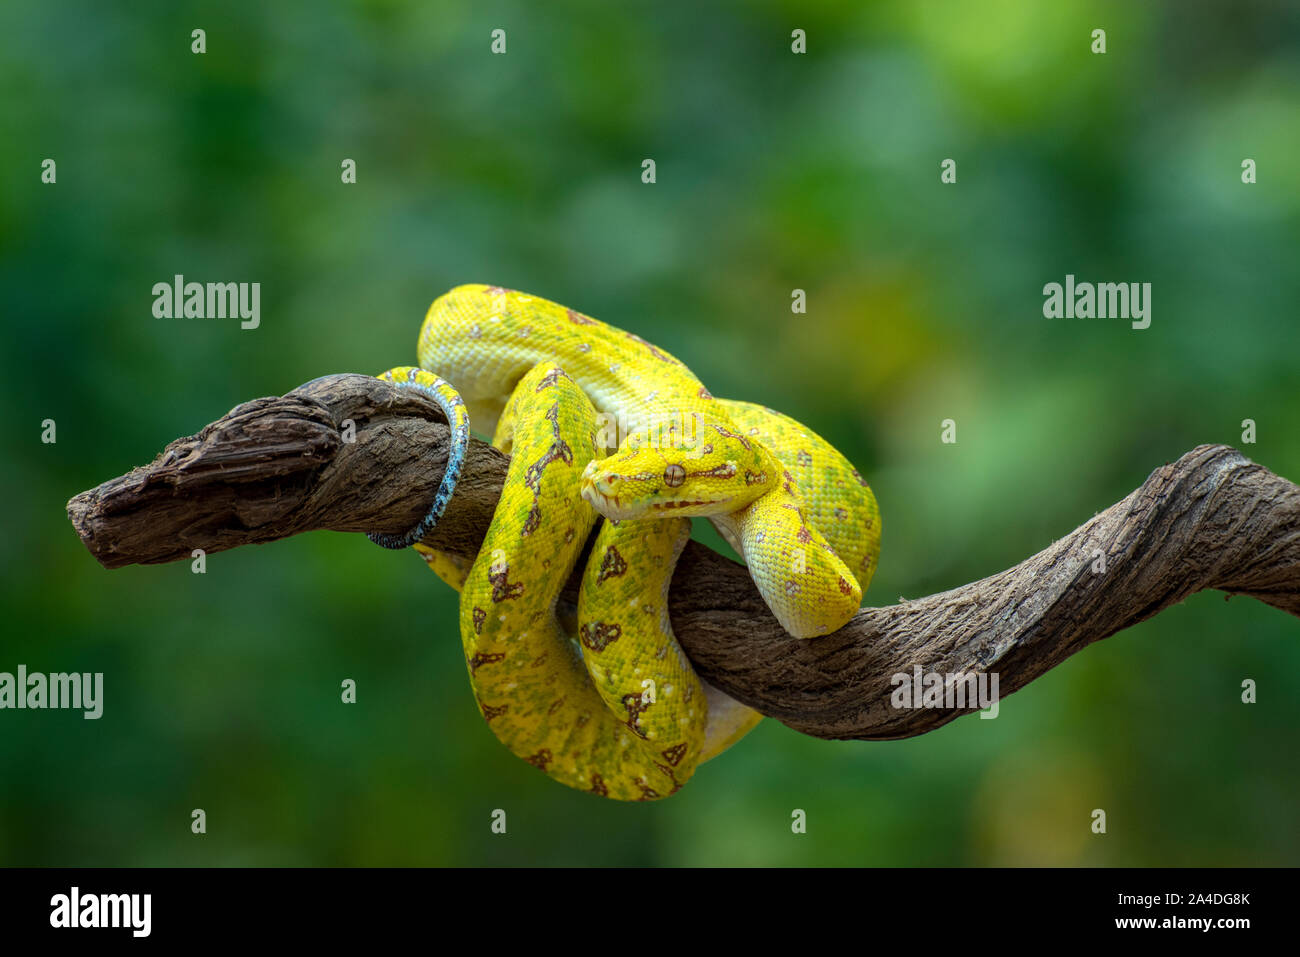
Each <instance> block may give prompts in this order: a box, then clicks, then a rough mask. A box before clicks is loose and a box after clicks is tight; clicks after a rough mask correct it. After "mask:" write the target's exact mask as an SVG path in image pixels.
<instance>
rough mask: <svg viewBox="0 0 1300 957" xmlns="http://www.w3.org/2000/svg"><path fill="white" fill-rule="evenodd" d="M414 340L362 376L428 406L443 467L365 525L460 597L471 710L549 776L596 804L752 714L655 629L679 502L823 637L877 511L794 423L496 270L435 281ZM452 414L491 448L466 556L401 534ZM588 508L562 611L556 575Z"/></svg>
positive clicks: (668, 775) (664, 618)
mask: <svg viewBox="0 0 1300 957" xmlns="http://www.w3.org/2000/svg"><path fill="white" fill-rule="evenodd" d="M418 356H419V363H420V365H419V367H410V366H407V367H400V368H396V369H391V370H389V371H388V372H385V373H383V375H382V376H381V378H384V379H386V380H388V381H390V382H392V383H394V385H396V386H399V387H402V388H412V389H416V390H419V391H421V392H423V393H425V394H426V395H428V396H429V397H431V398H433V399H434V400H435V401H436V402H437V403H438V404H439V406H441V408H442V409H443V411H444V413H445V414H446V416H447V421H448V423H449V425H450V426H451V429H452V441H451V449H450V453H449V456H448V464H447V468H446V470H445V472H444V475H443V479H442V483H441V485H440V487H439V489H438V492H437V494H436V496H435V499H434V502H433V504H432V506H431V507H430V509H429V513H428V514H427V515H426V516H425V518H424V519H423V520H422V521H421V522H420V523H419V524H418V525H417V526H416V527H415V528H413V529H411V530H410V531H409V532H408V533H407V534H405V535H400V536H389V535H378V534H375V535H372V536H371V538H372V539H373V540H374V541H376V542H377V543H378V544H381V545H384V546H385V547H388V548H405V547H407V546H410V545H413V546H414V547H415V548H416V550H417V551H419V552H420V554H421V556H422V557H423V558H424V560H425V561H426V562H427V563H428V564H429V566H430V568H432V569H433V570H434V571H435V572H436V573H437V574H438V575H439V576H440V577H441V578H442V579H443V580H444V581H446V582H447V583H448V584H450V585H451V586H452V587H453V588H456V589H457V590H458V591H459V592H460V634H461V640H462V644H463V646H464V651H465V660H466V663H467V666H468V668H469V677H470V684H471V686H472V687H473V690H474V695H475V698H476V700H477V702H478V707H479V711H480V712H481V713H482V715H483V717H484V719H485V720H486V721H487V723H488V725H489V727H491V729H492V731H493V732H494V733H495V734H496V736H497V738H498V739H499V740H500V741H501V742H502V743H503V744H505V745H506V747H508V748H509V749H510V750H511V751H512V752H513V753H514V754H516V755H517V756H519V757H521V758H523V759H524V760H525V761H527V762H529V763H530V764H532V765H534V766H535V767H537V768H538V769H540V770H542V771H544V772H545V773H546V774H547V775H549V776H550V777H552V778H553V779H555V780H557V781H560V782H561V783H563V784H566V785H568V786H570V787H573V788H578V789H581V790H584V791H588V792H591V793H593V794H597V795H599V796H601V797H607V798H613V799H617V800H654V799H656V798H661V797H666V796H668V795H670V794H672V793H674V792H675V791H677V790H678V789H679V788H680V787H681V786H682V785H683V784H685V783H686V781H687V780H689V779H690V777H691V775H692V774H693V773H694V771H695V768H696V767H697V766H698V765H699V764H700V763H701V762H703V761H706V760H708V759H710V758H712V757H715V756H717V755H718V754H720V753H721V752H722V751H724V750H726V749H727V748H728V747H730V746H731V745H732V744H734V743H735V742H736V741H738V740H739V739H740V738H741V737H743V736H744V735H745V734H746V733H748V731H749V730H750V729H751V728H753V727H754V725H755V724H757V722H758V721H759V720H760V719H761V717H762V716H761V715H760V714H758V713H757V712H755V711H752V710H750V709H749V708H746V707H745V706H743V705H741V704H740V703H739V702H737V701H735V700H733V699H731V698H729V697H727V696H726V695H724V694H723V693H722V692H720V691H718V690H717V689H715V688H713V687H711V686H710V685H708V684H706V683H705V682H704V681H702V680H701V679H700V678H699V676H697V675H696V674H695V672H694V670H693V669H692V668H691V665H690V662H689V661H688V660H687V658H686V655H685V654H684V653H683V652H682V650H681V648H680V647H679V646H678V644H677V642H676V640H675V639H674V637H673V633H672V626H671V623H670V621H669V617H668V603H667V597H668V586H669V583H670V582H671V580H672V575H673V568H674V565H675V564H676V561H677V558H678V556H679V555H680V553H681V550H682V548H683V547H684V545H685V543H686V541H687V539H688V538H689V537H690V521H689V520H690V519H691V518H693V517H707V518H708V519H709V520H710V521H712V523H713V525H714V526H715V527H716V528H717V529H718V531H719V532H720V533H721V534H722V535H723V537H724V538H726V540H727V541H728V542H729V543H730V544H731V545H732V546H733V547H734V548H735V549H736V551H737V552H739V553H740V554H741V555H742V556H743V557H744V559H745V564H746V565H747V567H748V569H749V572H750V575H751V576H752V577H753V580H754V583H755V584H756V585H757V586H758V589H759V592H760V593H761V594H762V596H763V599H764V601H766V603H767V605H768V607H769V608H770V609H771V611H772V613H773V614H774V615H775V616H776V618H777V620H778V621H780V623H781V625H782V627H784V628H785V629H786V631H788V632H789V633H790V634H791V635H793V636H794V637H797V638H811V637H815V636H818V635H824V634H827V633H829V632H832V631H834V630H836V629H837V628H839V627H840V626H842V625H843V624H844V623H845V622H846V621H848V619H849V618H850V617H852V615H853V613H854V612H855V611H856V610H857V609H858V607H859V605H860V604H861V600H862V591H863V589H865V588H866V586H867V585H868V584H869V583H870V581H871V576H872V573H873V572H874V571H875V566H876V562H877V559H878V556H879V550H880V513H879V510H878V509H877V507H876V500H875V497H874V496H873V495H872V492H871V489H870V487H869V486H868V485H867V483H866V481H865V480H864V479H863V478H862V476H861V475H860V474H859V473H858V472H857V470H856V469H854V468H853V466H852V465H851V464H849V462H848V461H847V460H846V459H845V458H844V456H843V455H841V454H840V453H839V451H837V450H836V449H835V448H834V447H833V446H832V445H831V444H830V443H829V442H827V441H825V440H824V439H822V438H821V437H820V436H818V435H817V434H816V433H814V432H813V431H812V430H811V429H808V428H807V427H805V426H803V425H801V424H800V423H798V422H796V421H794V420H793V419H790V418H788V417H786V416H784V415H781V414H780V413H778V412H774V411H772V410H771V409H768V408H765V407H763V406H760V405H753V404H750V403H748V402H737V401H730V400H726V399H718V398H715V397H714V396H713V395H712V394H710V392H709V391H708V389H706V388H705V387H704V385H703V383H701V382H700V380H699V379H697V378H696V377H695V376H694V375H693V374H692V373H691V371H690V370H689V369H687V367H686V366H685V365H684V364H683V363H681V362H680V361H678V360H677V359H676V358H674V357H673V356H671V355H669V354H668V353H666V352H664V351H663V350H661V349H658V348H656V347H655V346H653V345H651V344H650V343H648V342H646V341H645V340H644V339H642V338H640V337H639V336H636V335H634V334H632V333H629V332H623V331H622V330H619V329H616V328H614V327H612V326H609V325H606V324H605V323H603V322H599V321H597V320H595V319H592V318H591V317H589V316H586V315H583V314H582V313H579V312H576V311H574V310H572V309H567V308H565V307H564V306H560V305H557V304H556V303H553V302H549V301H547V300H545V299H541V298H538V297H536V296H529V295H526V294H524V293H520V292H515V291H511V290H507V289H502V288H500V287H497V286H483V285H466V286H458V287H456V288H455V289H452V290H451V291H450V292H448V293H446V294H445V295H443V296H441V297H439V298H438V299H437V300H436V301H435V302H434V303H433V305H432V306H430V307H429V312H428V315H427V316H426V318H425V321H424V325H423V327H422V328H421V330H420V339H419V347H418ZM453 383H454V385H453ZM470 423H473V425H474V428H475V429H476V430H478V431H479V432H481V433H482V434H484V435H487V434H491V435H492V442H493V445H495V446H496V447H497V448H499V449H501V450H502V451H504V452H507V453H509V454H510V455H511V460H510V466H509V471H508V474H507V478H506V482H505V485H504V488H503V490H502V494H501V498H500V501H499V503H498V505H497V507H496V510H495V512H494V514H493V518H492V521H491V524H490V526H489V529H488V532H487V536H486V538H485V539H484V541H483V545H482V548H481V549H480V551H479V554H478V556H477V558H476V559H475V560H474V561H473V562H472V563H469V562H467V561H465V560H462V559H458V558H457V557H455V556H451V555H448V554H443V553H439V552H436V551H434V550H432V549H429V548H427V547H426V546H424V545H421V544H418V543H419V541H420V539H421V538H422V537H423V536H424V535H425V534H426V533H427V532H428V531H429V530H430V529H431V528H433V526H434V525H435V524H436V522H437V520H438V518H439V516H441V514H442V512H443V510H444V509H445V507H446V505H447V502H448V501H449V500H450V498H451V495H452V493H453V492H454V490H455V486H456V481H457V478H458V477H459V475H460V469H461V467H462V465H463V463H464V459H465V452H466V447H467V445H468V442H469V428H470ZM597 522H599V528H598V530H597V531H596V538H595V541H594V544H593V547H592V551H591V554H590V558H589V559H588V562H587V565H586V567H585V569H584V572H583V575H582V584H581V588H580V592H579V599H578V606H577V610H576V618H575V617H574V616H572V615H569V614H565V613H563V611H562V610H561V608H560V606H559V597H560V591H561V589H562V588H563V586H564V584H565V582H566V581H567V580H568V578H569V575H570V573H571V572H572V571H573V569H574V566H575V565H576V563H577V561H578V557H579V555H580V553H581V552H582V549H583V546H584V544H585V543H586V541H587V539H588V537H589V534H590V532H591V530H592V528H593V526H595V525H596V524H597Z"/></svg>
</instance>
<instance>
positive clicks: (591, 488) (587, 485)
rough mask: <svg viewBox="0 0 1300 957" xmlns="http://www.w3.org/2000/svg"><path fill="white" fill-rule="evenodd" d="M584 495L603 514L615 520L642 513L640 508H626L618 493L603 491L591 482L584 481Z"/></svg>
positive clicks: (629, 517) (634, 516) (635, 516)
mask: <svg viewBox="0 0 1300 957" xmlns="http://www.w3.org/2000/svg"><path fill="white" fill-rule="evenodd" d="M582 497H583V498H585V499H586V500H587V501H588V502H589V503H590V505H591V507H592V508H594V509H595V510H596V511H598V512H599V513H600V514H601V515H604V516H605V517H606V518H608V519H611V520H612V521H615V522H617V521H620V520H622V519H631V518H637V517H639V516H640V515H641V512H640V510H638V509H629V508H624V507H623V503H622V502H621V501H619V497H618V496H617V495H610V494H609V493H608V492H602V491H601V490H600V489H598V488H596V486H595V485H593V484H592V483H591V482H583V483H582Z"/></svg>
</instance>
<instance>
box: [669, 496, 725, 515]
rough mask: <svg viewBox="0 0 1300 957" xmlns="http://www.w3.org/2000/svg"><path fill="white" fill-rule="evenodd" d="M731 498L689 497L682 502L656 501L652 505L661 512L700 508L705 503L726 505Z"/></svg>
mask: <svg viewBox="0 0 1300 957" xmlns="http://www.w3.org/2000/svg"><path fill="white" fill-rule="evenodd" d="M730 501H731V499H729V498H701V499H687V500H683V501H680V502H655V503H653V504H652V505H651V506H650V507H651V508H653V509H655V510H656V511H660V512H671V511H674V510H675V509H680V508H699V507H701V506H704V505H726V504H727V503H728V502H730Z"/></svg>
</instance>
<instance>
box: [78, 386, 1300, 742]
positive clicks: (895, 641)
mask: <svg viewBox="0 0 1300 957" xmlns="http://www.w3.org/2000/svg"><path fill="white" fill-rule="evenodd" d="M348 420H351V422H352V423H353V424H354V426H355V440H353V441H348V439H349V438H350V436H349V435H348V432H347V424H348ZM447 437H448V432H447V427H446V425H445V423H444V421H443V419H442V415H441V412H440V411H439V410H437V408H436V407H435V406H434V405H433V404H432V403H431V402H429V401H427V400H426V399H425V398H424V397H423V396H422V395H420V394H418V393H415V392H412V391H409V390H397V389H394V388H392V387H391V386H389V385H388V384H386V383H384V382H382V381H380V380H379V379H375V378H371V377H369V376H361V375H336V376H325V377H323V378H321V379H316V380H314V381H312V382H309V383H307V384H306V385H304V386H301V387H300V388H298V389H295V390H294V391H293V392H290V393H289V394H288V395H286V396H283V397H281V398H265V399H256V400H253V401H252V402H246V403H244V404H243V405H240V406H237V407H236V408H234V409H232V410H231V411H230V412H229V413H228V414H226V415H225V416H223V417H222V418H220V419H219V420H217V421H216V422H214V423H212V424H211V425H209V426H207V427H206V428H205V429H204V430H203V431H202V432H200V433H199V434H198V435H195V436H190V437H188V438H183V439H178V440H176V441H175V442H172V443H171V444H170V445H168V446H167V448H166V449H165V450H164V451H163V453H162V454H161V455H160V456H159V457H158V458H157V459H155V460H154V462H153V463H151V464H150V465H147V466H145V467H143V468H137V469H134V470H133V471H131V472H130V473H128V474H127V475H123V476H121V477H119V478H115V479H112V480H110V481H108V482H105V483H104V484H103V485H100V486H98V487H97V488H94V489H90V490H89V491H86V492H82V493H81V494H80V495H77V496H75V497H74V498H73V499H72V500H71V501H69V502H68V517H69V519H70V520H71V521H72V524H73V526H74V527H75V528H76V530H77V534H78V535H80V536H81V539H82V541H83V542H84V543H85V545H86V547H87V548H88V549H89V550H90V552H91V554H92V555H94V556H95V558H96V559H98V560H99V562H100V563H101V564H103V565H104V566H105V567H108V568H119V567H121V566H124V565H129V564H137V563H138V564H152V563H157V562H170V561H179V560H188V559H189V558H190V556H191V551H192V550H193V549H195V548H201V549H203V550H205V551H206V552H217V551H222V550H224V549H227V548H234V547H236V546H239V545H248V544H260V543H265V542H270V541H274V540H275V539H279V538H285V537H288V536H289V535H296V534H298V533H301V532H307V531H312V530H314V529H332V530H335V531H343V532H369V531H380V532H392V533H398V532H402V531H404V530H406V529H408V528H410V527H411V526H412V525H414V524H415V523H416V522H417V521H419V519H420V518H421V516H422V515H423V514H424V512H425V510H426V509H427V508H428V505H429V502H430V501H431V500H432V497H433V494H434V492H435V490H436V488H437V486H438V482H439V481H440V479H441V477H442V470H443V468H444V467H445V465H446V452H447ZM508 462H509V459H508V457H507V456H505V455H502V454H501V453H500V452H498V451H496V450H495V449H493V448H491V447H490V446H488V445H486V444H484V443H482V442H479V441H478V440H474V441H473V443H472V446H471V448H470V452H469V460H468V461H467V463H466V466H465V469H464V472H463V473H462V478H461V481H460V485H459V487H458V489H457V491H456V495H455V496H454V498H453V499H452V501H451V504H450V505H449V507H448V509H447V512H446V514H445V515H444V516H443V519H442V521H441V522H440V523H439V524H438V527H437V528H435V529H434V530H433V531H432V532H431V533H430V534H429V535H428V536H427V537H426V538H425V543H426V544H428V545H431V546H433V547H435V548H439V549H443V550H446V551H450V552H455V553H458V554H461V555H465V556H469V557H472V556H473V555H474V554H475V553H476V552H477V551H478V547H479V545H480V544H481V542H482V540H483V536H484V534H485V533H486V531H487V526H488V522H489V521H490V519H491V516H492V511H493V509H494V508H495V506H496V501H497V497H498V496H499V494H500V491H501V483H502V481H503V480H504V478H505V474H506V467H507V465H508ZM367 547H371V546H367ZM1098 554H1100V555H1101V556H1102V557H1103V558H1104V566H1105V567H1104V570H1103V571H1099V572H1097V571H1094V567H1095V562H1096V559H1097V556H1098ZM1096 567H1100V566H1096ZM573 585H574V582H573V581H571V582H570V594H572V588H573ZM430 587H435V586H434V585H433V583H431V585H430ZM1206 588H1218V589H1221V590H1223V591H1226V592H1230V593H1234V594H1241V595H1249V596H1252V597H1254V598H1258V599H1259V600H1260V601H1264V602H1267V603H1268V604H1270V605H1273V606H1274V607H1277V608H1280V609H1282V610H1283V611H1286V612H1289V613H1290V614H1292V615H1300V488H1297V487H1296V486H1295V485H1294V484H1292V483H1291V482H1288V481H1286V480H1285V479H1282V478H1279V477H1278V476H1276V475H1274V474H1273V473H1272V472H1269V471H1268V470H1267V469H1265V468H1263V467H1262V466H1259V465H1255V464H1253V463H1251V462H1249V461H1248V460H1247V459H1246V458H1245V457H1243V456H1242V455H1241V454H1240V453H1238V452H1236V451H1235V450H1233V449H1230V448H1227V447H1225V446H1200V447H1198V448H1196V449H1193V450H1192V451H1191V452H1188V453H1187V454H1186V455H1184V456H1183V457H1182V458H1180V459H1179V460H1178V461H1177V462H1175V463H1173V464H1172V465H1165V466H1164V467H1162V468H1159V469H1156V470H1155V471H1154V472H1152V473H1151V475H1150V476H1149V477H1148V478H1147V480H1146V481H1145V482H1144V483H1143V484H1142V485H1141V487H1140V488H1138V489H1137V490H1136V491H1135V492H1133V493H1132V494H1131V495H1129V496H1128V497H1127V498H1125V499H1124V500H1122V501H1120V502H1118V503H1116V504H1115V505H1112V506H1111V507H1110V508H1108V509H1106V510H1105V511H1103V512H1101V513H1099V514H1098V515H1096V516H1094V517H1093V518H1092V519H1091V520H1090V521H1088V522H1086V523H1084V524H1083V525H1081V526H1080V527H1079V528H1077V529H1075V530H1074V531H1073V532H1071V533H1070V534H1069V535H1066V536H1065V537H1064V538H1062V539H1060V540H1059V541H1057V542H1055V543H1054V544H1053V545H1051V546H1050V547H1048V548H1046V549H1044V550H1043V551H1041V552H1039V553H1038V554H1037V555H1034V556H1033V557H1031V558H1028V559H1026V560H1025V561H1023V562H1021V563H1020V564H1019V565H1017V566H1015V567H1014V568H1010V569H1008V570H1006V571H1004V572H1000V573H999V574H996V575H992V576H990V577H988V578H985V579H983V580H982V581H978V582H973V583H971V584H969V585H963V586H962V587H960V588H955V589H953V590H951V591H947V592H943V593H941V594H937V595H931V596H929V597H927V598H922V599H918V600H915V601H905V602H903V603H901V604H898V605H891V606H888V607H885V608H864V609H863V610H861V611H860V612H859V613H858V614H857V615H856V616H855V617H854V619H853V620H852V621H851V622H850V623H849V624H848V625H846V626H845V627H844V628H842V629H840V631H838V632H836V633H834V634H832V635H828V636H826V637H824V638H817V639H813V640H810V641H800V640H796V639H793V638H790V637H789V636H787V635H786V634H785V632H784V631H783V630H782V629H781V627H780V625H778V624H777V622H776V620H775V619H774V618H773V617H772V615H771V613H770V612H768V610H767V607H766V606H765V605H764V603H763V600H762V598H761V597H760V596H759V594H758V591H757V590H756V589H755V588H754V585H753V583H752V582H751V581H750V578H749V575H748V574H747V573H746V571H745V569H744V568H743V566H741V565H738V564H737V563H735V562H733V561H731V560H730V559H727V558H724V557H723V556H721V555H718V554H716V553H715V552H713V551H711V550H709V549H708V548H705V547H704V546H701V545H699V544H697V543H695V542H692V543H690V545H689V546H688V548H687V549H686V551H685V553H684V554H683V556H682V558H681V561H680V562H679V563H678V567H677V571H676V574H675V576H674V578H673V583H672V589H671V594H670V613H671V616H672V622H673V628H674V630H675V631H676V633H677V637H678V639H679V640H680V642H681V644H682V646H683V648H685V650H686V653H687V654H688V655H689V656H690V658H691V660H692V662H693V663H694V665H695V666H696V668H697V669H698V670H699V672H700V673H701V674H702V675H703V676H704V677H705V678H706V679H707V680H708V681H710V682H711V683H713V684H714V685H716V686H717V687H719V688H720V689H722V690H723V691H725V692H726V693H727V694H729V695H731V696H732V697H734V698H736V699H737V700H739V701H742V702H744V703H745V704H748V705H750V706H752V707H754V708H756V709H758V710H759V711H761V712H763V713H764V714H766V715H769V716H771V717H773V718H776V719H778V720H780V721H782V722H784V723H785V724H787V725H789V726H790V727H792V728H794V729H796V730H798V731H802V732H804V733H806V734H810V735H815V736H817V737H823V738H861V739H885V738H903V737H909V736H912V735H917V734H922V733H924V732H926V731H930V730H933V729H934V728H937V727H939V726H940V725H942V724H945V723H947V722H948V721H950V720H952V719H953V718H954V717H956V716H957V715H959V714H963V713H966V712H964V711H957V710H951V709H949V710H944V709H925V708H916V709H912V708H908V709H901V708H894V707H892V706H891V704H890V695H891V692H892V691H893V690H894V689H893V686H892V684H891V677H892V676H893V675H895V674H897V673H900V672H901V673H908V674H910V673H911V672H912V669H913V667H914V666H920V668H921V670H922V671H923V672H927V673H928V672H940V673H948V674H953V673H976V674H978V673H980V672H990V673H994V672H995V673H997V674H998V676H999V691H1000V693H1001V694H1002V695H1003V696H1005V695H1007V694H1010V693H1011V692H1013V691H1015V690H1017V689H1019V688H1022V687H1024V686H1025V685H1026V684H1028V683H1029V682H1030V681H1032V680H1034V679H1035V678H1037V677H1038V676H1040V675H1042V674H1044V673H1045V672H1047V671H1048V670H1050V669H1051V668H1054V667H1056V666H1057V665H1059V664H1060V663H1061V662H1063V661H1064V660H1065V659H1066V658H1068V657H1070V656H1071V655H1073V654H1075V653H1076V652H1078V651H1080V650H1081V649H1083V648H1085V647H1086V646H1088V645H1089V644H1091V643H1093V642H1094V641H1099V640H1101V639H1102V638H1106V637H1109V636H1110V635H1113V634H1115V633H1116V632H1117V631H1121V630H1122V629H1124V628H1127V627H1128V626H1130V625H1133V624H1135V623H1137V622H1139V621H1143V620H1144V619H1146V618H1150V617H1151V616H1152V615H1154V614H1156V613H1157V612H1159V611H1161V610H1162V609H1164V608H1167V607H1169V606H1170V605H1173V604H1176V603H1178V602H1180V601H1182V600H1183V599H1184V598H1186V597H1187V596H1188V595H1191V594H1192V593H1193V592H1196V591H1200V590H1202V589H1206Z"/></svg>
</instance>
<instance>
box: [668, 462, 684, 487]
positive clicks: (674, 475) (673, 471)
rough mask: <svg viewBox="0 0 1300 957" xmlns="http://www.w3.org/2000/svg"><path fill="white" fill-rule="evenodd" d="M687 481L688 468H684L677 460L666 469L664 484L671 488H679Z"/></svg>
mask: <svg viewBox="0 0 1300 957" xmlns="http://www.w3.org/2000/svg"><path fill="white" fill-rule="evenodd" d="M685 481H686V469H684V468H682V467H681V466H680V465H678V464H677V463H676V462H674V463H673V464H672V465H670V466H668V468H666V469H664V484H665V485H667V486H668V487H669V488H677V486H679V485H681V484H682V483H683V482H685Z"/></svg>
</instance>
